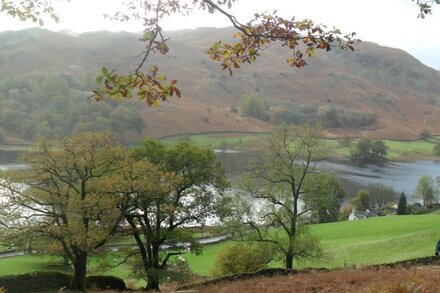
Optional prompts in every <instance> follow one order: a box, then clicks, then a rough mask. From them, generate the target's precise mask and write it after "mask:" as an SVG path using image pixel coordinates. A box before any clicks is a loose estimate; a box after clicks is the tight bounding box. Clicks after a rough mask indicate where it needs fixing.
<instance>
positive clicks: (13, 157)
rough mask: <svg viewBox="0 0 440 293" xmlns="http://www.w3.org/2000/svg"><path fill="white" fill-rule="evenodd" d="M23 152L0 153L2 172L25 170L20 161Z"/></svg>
mask: <svg viewBox="0 0 440 293" xmlns="http://www.w3.org/2000/svg"><path fill="white" fill-rule="evenodd" d="M21 153H22V152H21V151H16V150H1V151H0V170H2V171H4V170H7V169H19V168H23V166H24V165H23V163H21V162H20V161H19V160H18V157H19V156H20V154H21Z"/></svg>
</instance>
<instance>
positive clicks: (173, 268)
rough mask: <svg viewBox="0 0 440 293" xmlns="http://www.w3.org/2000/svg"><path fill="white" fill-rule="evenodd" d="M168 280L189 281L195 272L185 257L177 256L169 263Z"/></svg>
mask: <svg viewBox="0 0 440 293" xmlns="http://www.w3.org/2000/svg"><path fill="white" fill-rule="evenodd" d="M166 277H167V281H171V282H177V283H185V282H189V281H190V280H191V279H192V278H193V277H194V274H193V272H192V271H191V269H190V268H189V265H188V262H187V261H186V259H185V258H183V257H181V256H177V257H176V258H175V259H174V260H173V261H172V262H171V263H170V264H169V265H168V268H167V272H166Z"/></svg>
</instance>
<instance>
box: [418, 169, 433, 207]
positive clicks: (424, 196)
mask: <svg viewBox="0 0 440 293" xmlns="http://www.w3.org/2000/svg"><path fill="white" fill-rule="evenodd" d="M437 193H438V192H437V187H436V185H435V183H434V180H433V179H432V177H431V176H428V175H423V176H421V177H420V179H419V182H418V183H417V186H416V189H415V190H414V193H413V197H414V198H417V199H421V200H422V204H423V206H424V207H426V206H427V205H430V204H432V203H434V202H435V201H436V200H437Z"/></svg>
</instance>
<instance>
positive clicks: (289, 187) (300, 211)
mask: <svg viewBox="0 0 440 293" xmlns="http://www.w3.org/2000/svg"><path fill="white" fill-rule="evenodd" d="M265 146H266V148H265V151H264V154H263V156H262V158H261V159H258V160H256V161H252V162H250V163H249V164H248V166H247V171H246V172H245V173H244V175H243V176H242V177H241V180H240V182H239V188H240V192H241V194H242V196H237V198H236V199H235V200H236V202H235V203H234V205H233V206H232V207H231V211H230V215H231V216H230V221H229V224H230V225H231V226H232V227H234V228H236V229H238V231H239V232H240V231H241V230H240V229H246V227H250V228H251V229H252V230H253V231H254V234H252V240H254V241H257V242H262V243H271V244H273V245H274V246H275V247H276V249H277V250H278V251H279V253H281V254H282V256H283V259H284V263H285V267H286V269H292V268H293V260H294V257H298V258H311V257H320V256H321V251H320V250H319V247H318V243H317V241H316V239H314V238H313V237H312V236H310V235H308V234H307V231H306V230H305V229H303V228H302V226H301V224H302V222H303V221H304V219H305V218H306V215H307V214H308V213H309V212H310V211H311V210H312V209H313V208H314V207H315V206H314V205H310V206H306V207H305V206H304V202H305V196H307V194H308V192H309V191H310V190H309V189H308V188H307V184H306V181H307V180H308V178H309V176H311V174H313V173H314V172H315V166H316V163H317V161H319V159H321V157H322V154H323V153H324V152H323V146H322V141H321V140H320V139H319V131H318V129H317V128H314V127H310V126H301V127H293V128H283V129H280V130H278V131H277V132H276V133H275V134H273V135H272V136H269V137H268V138H267V140H266V144H265ZM313 192H314V193H313V195H314V196H320V194H319V192H318V190H317V189H315V190H313ZM310 197H312V195H310ZM309 200H310V202H312V200H311V198H310V199H309ZM252 203H254V204H252Z"/></svg>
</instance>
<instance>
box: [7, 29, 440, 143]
mask: <svg viewBox="0 0 440 293" xmlns="http://www.w3.org/2000/svg"><path fill="white" fill-rule="evenodd" d="M232 32H233V31H232V29H230V28H226V29H214V28H200V29H197V30H183V31H176V32H171V33H170V34H169V35H170V36H171V40H170V43H169V46H170V48H171V50H170V53H169V54H168V55H166V56H155V57H154V58H153V60H152V61H151V63H153V62H156V63H157V64H159V65H160V70H161V72H163V73H164V74H166V75H167V76H168V77H169V78H170V79H177V80H178V82H179V85H180V87H181V89H182V91H183V95H184V97H183V98H182V99H180V100H176V99H174V100H171V101H170V103H165V104H162V105H161V106H159V108H158V109H146V107H144V106H142V107H139V111H141V112H143V117H144V120H145V121H146V125H147V128H146V130H145V133H144V135H153V136H164V135H172V134H178V133H194V132H205V131H267V130H268V129H270V125H269V124H268V123H265V122H261V121H257V120H255V119H246V118H242V117H239V115H237V114H235V113H232V112H228V110H227V109H228V108H229V107H230V106H235V107H237V106H239V104H240V102H239V98H240V96H242V95H243V94H246V93H256V94H258V95H261V96H263V97H264V98H265V99H266V100H267V101H271V103H272V104H276V103H279V102H285V101H291V102H294V103H297V104H309V103H316V104H318V105H339V106H342V107H344V108H346V109H354V110H357V111H365V112H371V113H377V114H378V115H379V120H378V121H377V122H376V123H375V124H373V125H370V126H369V127H367V128H365V129H361V130H359V129H330V130H329V135H333V136H338V135H347V134H348V135H353V136H360V135H363V134H365V133H371V134H372V135H374V136H378V137H390V138H415V137H417V136H418V134H419V132H420V130H421V129H423V128H426V129H428V130H429V131H431V132H432V133H435V134H440V122H439V119H438V118H439V117H440V72H439V71H436V70H434V69H432V68H429V67H427V66H425V65H423V64H422V63H420V62H419V61H418V60H416V59H415V58H413V57H412V56H410V55H409V54H407V53H405V52H403V51H401V50H397V49H392V48H386V47H381V46H379V45H376V44H373V43H367V42H365V43H361V44H358V45H357V46H356V51H355V52H354V53H348V52H341V51H332V52H330V53H327V54H318V55H317V56H316V57H314V58H313V59H311V60H310V61H309V65H308V66H307V67H306V68H304V69H299V70H298V69H293V68H289V67H288V66H287V64H286V61H285V59H286V57H287V54H286V52H285V50H284V49H283V48H277V47H273V48H270V49H268V50H266V51H265V52H264V54H263V56H262V57H261V59H260V60H259V61H258V62H257V63H256V64H254V65H245V66H243V68H242V70H240V71H238V72H237V73H236V74H235V75H234V76H233V77H230V76H229V75H228V74H227V73H225V72H222V71H221V70H220V69H219V67H218V65H217V64H215V63H213V62H212V61H211V60H210V59H209V56H208V55H207V54H205V53H204V51H205V50H206V49H207V48H208V47H209V45H210V44H211V43H212V42H214V41H217V40H220V39H223V40H228V39H230V38H231V35H232ZM138 38H139V36H138V35H136V34H129V33H123V32H121V33H109V32H94V33H86V34H82V35H79V36H72V35H68V34H64V33H53V32H50V31H47V30H41V29H31V30H24V31H19V32H4V33H0V70H2V72H7V74H9V75H17V76H23V77H25V76H35V75H42V74H62V75H64V76H66V78H68V79H70V80H72V81H73V82H72V84H74V81H75V80H83V79H86V78H90V77H92V76H94V75H95V74H96V73H97V72H98V71H99V69H100V68H101V67H102V66H106V67H108V68H117V69H120V70H123V71H124V70H128V69H130V68H133V67H134V66H135V65H136V63H137V62H138V59H137V58H136V56H137V55H138V54H139V52H141V50H142V44H141V43H140V42H139V41H138ZM80 90H87V89H80Z"/></svg>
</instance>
